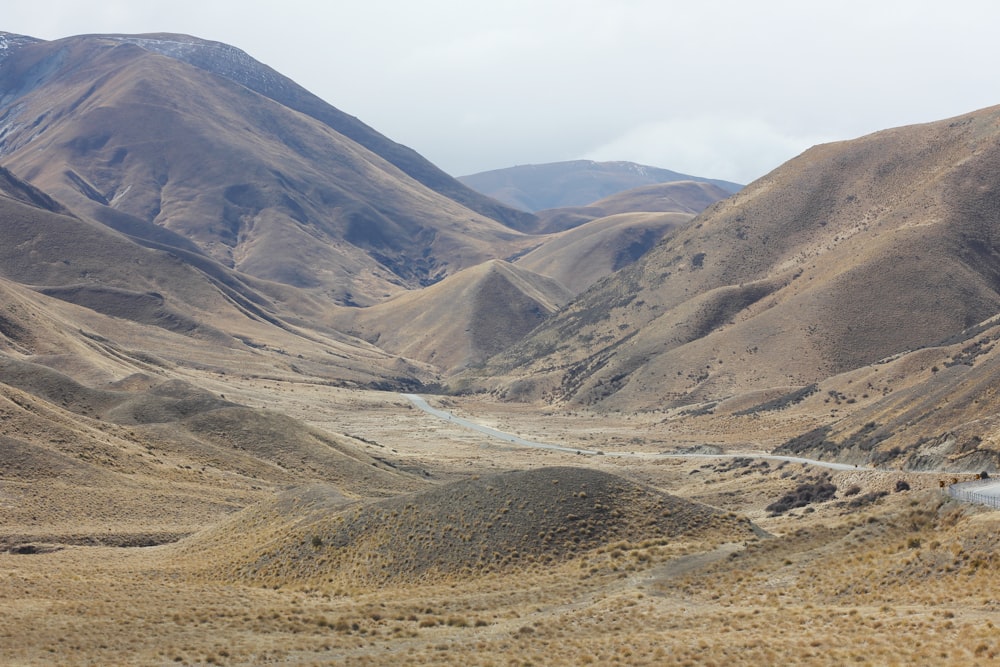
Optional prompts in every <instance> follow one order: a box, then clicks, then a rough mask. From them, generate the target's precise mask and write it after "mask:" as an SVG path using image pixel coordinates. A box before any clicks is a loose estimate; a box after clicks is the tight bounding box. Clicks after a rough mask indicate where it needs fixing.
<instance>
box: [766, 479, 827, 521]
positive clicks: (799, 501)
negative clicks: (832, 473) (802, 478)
mask: <svg viewBox="0 0 1000 667" xmlns="http://www.w3.org/2000/svg"><path fill="white" fill-rule="evenodd" d="M835 493H837V487H836V486H835V485H834V484H832V483H831V482H829V481H826V480H820V481H818V482H811V483H810V482H806V483H805V484H799V485H798V486H797V487H795V490H794V491H791V492H789V493H786V494H785V495H783V496H782V497H781V498H780V499H779V500H777V501H775V502H773V503H771V504H770V505H768V506H767V507H766V508H765V509H767V511H768V512H771V514H782V513H783V512H787V511H788V510H791V509H795V508H797V507H805V506H806V505H809V504H810V503H820V502H823V501H825V500H829V499H830V498H833V496H834V494H835Z"/></svg>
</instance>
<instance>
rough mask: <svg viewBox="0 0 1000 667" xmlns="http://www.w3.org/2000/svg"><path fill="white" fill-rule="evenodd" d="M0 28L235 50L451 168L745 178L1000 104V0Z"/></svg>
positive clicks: (136, 11)
mask: <svg viewBox="0 0 1000 667" xmlns="http://www.w3.org/2000/svg"><path fill="white" fill-rule="evenodd" d="M5 4H7V5H8V6H6V7H4V8H3V10H2V12H0V30H3V31H7V32H13V33H19V34H26V35H31V36H33V37H39V38H42V39H58V38H60V37H67V36H70V35H77V34H84V33H110V32H123V33H140V32H181V33H186V34H191V35H195V36H197V37H202V38H205V39H214V40H218V41H222V42H226V43H229V44H232V45H234V46H237V47H239V48H241V49H243V50H244V51H247V52H248V53H249V54H250V55H251V56H253V57H255V58H257V59H258V60H260V61H262V62H264V63H266V64H268V65H270V66H271V67H274V68H275V69H277V70H278V71H280V72H281V73H283V74H285V75H286V76H288V77H290V78H292V79H294V80H295V81H297V82H298V83H299V84H301V85H303V86H305V87H306V88H308V89H309V90H311V91H312V92H314V93H316V94H317V95H319V96H320V97H322V98H323V99H324V100H326V101H327V102H329V103H330V104H332V105H334V106H336V107H337V108H339V109H341V110H342V111H345V112H347V113H350V114H352V115H354V116H357V117H358V118H360V119H361V120H362V121H364V122H365V123H367V124H368V125H371V126H372V127H374V128H375V129H376V130H378V131H379V132H381V133H383V134H385V135H387V136H388V137H390V138H392V139H394V140H396V141H399V142H401V143H403V144H406V145H408V146H410V147H412V148H414V149H415V150H417V151H418V152H420V153H421V154H423V155H424V156H425V157H427V158H428V159H430V160H431V161H432V162H434V163H435V164H437V165H438V166H440V167H441V168H442V169H444V170H445V171H447V172H449V173H451V174H454V175H464V174H469V173H473V172H477V171H484V170H487V169H496V168H501V167H508V166H513V165H515V164H531V163H543V162H556V161H560V160H571V159H578V158H590V159H596V160H631V161H635V162H640V163H643V164H648V165H653V166H657V167H663V168H667V169H673V170H675V171H681V172H685V173H690V174H694V175H698V176H704V177H711V178H723V179H729V180H734V181H739V182H749V181H751V180H753V179H755V178H757V177H758V176H762V175H763V174H765V173H767V172H768V171H770V170H771V169H773V168H774V167H776V166H778V165H779V164H781V163H782V162H784V161H785V160H787V159H789V158H791V157H794V156H795V155H797V154H798V153H800V152H802V151H803V150H805V149H806V148H808V147H809V146H811V145H813V144H816V143H820V142H825V141H832V140H839V139H850V138H854V137H857V136H860V135H863V134H867V133H869V132H873V131H876V130H879V129H884V128H888V127H895V126H899V125H907V124H911V123H917V122H926V121H932V120H938V119H942V118H947V117H950V116H955V115H958V114H962V113H965V112H968V111H973V110H976V109H979V108H983V107H987V106H992V105H994V104H1000V85H998V84H1000V67H998V65H1000V38H998V37H997V29H998V26H1000V2H995V1H994V0H950V1H949V2H940V1H938V2H926V1H922V0H908V1H905V2H902V1H899V2H897V1H895V0H865V1H858V0H840V1H838V2H830V1H828V0H822V1H820V0H796V1H785V0H685V1H684V2H675V1H673V0H565V1H564V0H504V1H502V2H501V1H499V0H492V1H491V2H482V1H481V0H421V1H420V2H414V1H412V0H409V1H408V0H326V1H324V0H314V1H313V0H282V1H281V2H276V1H264V0H239V1H236V0H167V1H162V0H143V1H142V2H136V1H135V0H99V1H98V2H80V1H77V0H32V2H20V1H11V2H8V3H5Z"/></svg>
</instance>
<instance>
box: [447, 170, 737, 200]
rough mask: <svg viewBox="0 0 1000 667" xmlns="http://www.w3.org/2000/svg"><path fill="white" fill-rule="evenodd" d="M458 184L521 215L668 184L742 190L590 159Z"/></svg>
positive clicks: (473, 178)
mask: <svg viewBox="0 0 1000 667" xmlns="http://www.w3.org/2000/svg"><path fill="white" fill-rule="evenodd" d="M458 180H460V181H461V182H462V183H465V184H466V185H468V186H469V187H472V188H475V189H476V190H478V191H479V192H482V193H484V194H486V195H489V196H490V197H493V198H494V199H497V200H498V201H501V202H504V203H505V204H507V205H509V206H514V207H517V208H521V209H523V210H526V211H541V210H543V209H549V208H566V207H573V206H586V205H588V204H591V203H593V202H595V201H597V200H599V199H604V198H605V197H608V196H610V195H613V194H616V193H618V192H622V191H624V190H630V189H632V188H637V187H640V186H643V185H652V184H654V183H666V182H669V181H700V182H706V183H711V184H713V185H716V186H718V187H720V188H722V189H723V190H724V191H726V192H727V193H733V192H737V191H738V190H739V189H740V188H741V187H742V186H740V185H738V184H736V183H730V182H728V181H720V180H716V179H709V178H701V177H696V176H689V175H687V174H680V173H678V172H676V171H670V170H669V169H659V168H657V167H648V166H645V165H641V164H635V163H634V162H594V161H592V160H574V161H570V162H552V163H548V164H529V165H521V166H517V167H509V168H507V169H495V170H492V171H484V172H481V173H478V174H470V175H468V176H461V177H459V179H458Z"/></svg>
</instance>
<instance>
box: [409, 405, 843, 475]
mask: <svg viewBox="0 0 1000 667" xmlns="http://www.w3.org/2000/svg"><path fill="white" fill-rule="evenodd" d="M401 396H402V397H403V398H405V399H407V400H408V401H410V402H411V403H412V404H413V405H414V406H415V407H417V408H420V409H421V410H423V411H424V412H426V413H428V414H431V415H434V416H435V417H438V418H440V419H443V420H445V421H447V422H450V423H452V424H456V425H458V426H461V427H463V428H467V429H469V430H472V431H476V432H478V433H482V434H483V435H488V436H490V437H491V438H497V439H498V440H503V441H504V442H509V443H511V444H513V445H519V446H521V447H530V448H532V449H545V450H548V451H553V452H564V453H566V454H580V455H583V456H613V457H620V458H642V459H735V458H753V459H765V460H769V461H788V462H790V463H804V464H806V465H812V466H818V467H820V468H827V469H829V470H855V469H856V468H857V466H855V465H850V464H847V463H834V462H832V461H818V460H816V459H806V458H802V457H799V456H779V455H777V454H757V453H747V454H656V453H644V452H613V453H605V452H602V451H598V450H595V449H579V448H575V447H564V446H562V445H553V444H551V443H546V442H535V441H533V440H525V439H524V438H521V437H518V436H516V435H511V434H510V433H504V432H503V431H498V430H497V429H495V428H490V427H489V426H483V425H482V424H477V423H476V422H474V421H470V420H468V419H463V418H462V417H456V416H455V415H453V414H451V413H450V412H448V411H447V410H440V409H438V408H434V407H431V406H430V405H429V404H428V403H427V401H426V400H424V399H423V398H422V397H420V396H418V395H417V394H401Z"/></svg>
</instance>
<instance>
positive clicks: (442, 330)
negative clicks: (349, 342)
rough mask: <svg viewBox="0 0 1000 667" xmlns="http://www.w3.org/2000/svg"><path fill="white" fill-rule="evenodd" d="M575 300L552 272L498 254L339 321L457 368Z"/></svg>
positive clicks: (384, 344) (378, 341)
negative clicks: (529, 268)
mask: <svg viewBox="0 0 1000 667" xmlns="http://www.w3.org/2000/svg"><path fill="white" fill-rule="evenodd" d="M570 298H571V294H570V292H569V291H568V290H567V289H566V288H565V287H563V286H562V285H561V284H559V283H558V282H556V281H555V280H553V279H551V278H546V277H544V276H542V275H538V274H535V273H532V272H530V271H527V270H525V269H523V268H521V267H520V264H510V263H508V262H504V261H502V260H493V261H491V262H486V263H484V264H481V265H479V266H475V267H472V268H470V269H466V270H464V271H462V272H460V273H457V274H455V275H454V276H449V277H448V278H445V279H444V280H442V281H441V282H440V283H437V284H436V285H432V286H430V287H427V288H424V289H422V290H418V291H413V292H408V293H406V294H402V295H400V296H398V297H396V298H394V299H391V300H389V301H386V302H385V303H381V304H378V305H375V306H371V307H369V308H362V309H358V308H353V309H344V310H342V311H341V312H340V315H339V316H337V317H335V318H334V320H333V321H334V325H335V326H336V327H337V328H338V329H340V330H342V331H345V332H349V333H350V334H352V335H355V336H358V337H360V338H363V339H365V340H368V341H370V342H371V343H372V344H373V345H378V346H379V347H381V348H382V349H384V350H387V351H389V352H393V353H395V354H400V355H403V356H404V357H406V358H408V359H414V360H419V361H423V362H426V363H428V364H433V365H434V366H436V367H438V368H441V369H442V370H443V371H445V372H454V371H456V370H459V369H462V368H465V367H467V366H469V365H474V364H478V363H481V362H483V361H484V360H486V359H487V358H488V357H490V356H492V355H494V354H497V353H498V352H501V351H503V350H505V349H507V348H508V347H510V346H511V345H512V344H514V343H515V342H517V341H518V340H520V339H521V338H522V337H524V336H525V335H526V334H527V333H528V332H530V331H531V330H532V329H534V328H535V327H536V326H538V325H539V324H540V323H541V322H543V321H544V320H545V319H546V318H548V317H549V316H550V315H552V314H553V313H554V312H556V311H557V310H558V309H559V307H560V306H562V305H564V304H565V303H566V302H568V301H569V300H570Z"/></svg>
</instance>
